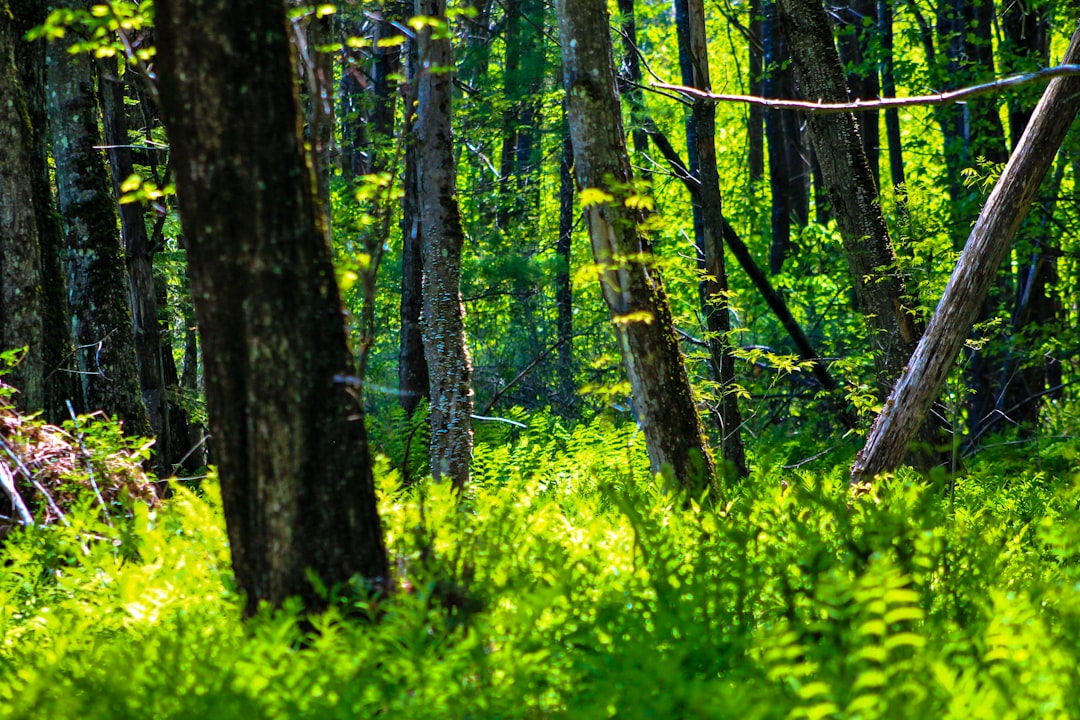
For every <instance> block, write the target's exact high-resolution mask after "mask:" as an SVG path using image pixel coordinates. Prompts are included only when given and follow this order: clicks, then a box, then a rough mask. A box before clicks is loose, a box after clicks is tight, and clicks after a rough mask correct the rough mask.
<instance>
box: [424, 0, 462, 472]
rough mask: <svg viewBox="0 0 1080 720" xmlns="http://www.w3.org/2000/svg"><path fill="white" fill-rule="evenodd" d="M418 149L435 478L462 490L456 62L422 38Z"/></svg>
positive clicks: (433, 12)
mask: <svg viewBox="0 0 1080 720" xmlns="http://www.w3.org/2000/svg"><path fill="white" fill-rule="evenodd" d="M416 13H417V14H418V15H424V16H426V17H433V18H439V19H440V20H442V21H444V22H445V20H446V0H416ZM418 49H419V56H420V67H419V68H418V72H419V73H420V76H419V82H418V85H419V95H418V102H417V109H416V142H417V155H418V163H417V168H418V177H419V188H420V227H421V237H422V243H423V244H422V247H423V258H424V284H423V301H424V310H423V317H422V331H423V336H424V353H425V355H426V357H427V363H428V370H429V372H430V381H431V389H430V392H431V471H432V475H433V476H434V477H435V479H436V480H439V479H440V478H445V479H448V480H450V482H452V483H453V485H454V487H455V488H456V489H458V490H461V489H462V488H463V487H464V486H465V483H466V482H468V479H469V463H470V460H471V458H472V447H473V430H472V412H473V390H472V382H471V375H472V362H471V360H470V358H469V350H468V347H467V346H466V344H465V307H464V305H463V304H462V301H461V249H462V245H463V244H464V241H465V234H464V231H463V230H462V227H461V215H460V213H459V210H458V203H457V188H456V175H457V173H456V170H455V163H454V152H453V140H452V133H451V117H452V116H451V98H452V94H453V82H452V81H453V76H452V75H451V73H450V72H449V71H450V69H451V68H452V67H453V57H452V51H451V48H450V39H449V38H445V37H442V38H438V37H435V36H433V33H432V30H431V28H430V27H426V28H424V29H423V30H421V31H420V33H419V34H418Z"/></svg>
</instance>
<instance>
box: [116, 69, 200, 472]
mask: <svg viewBox="0 0 1080 720" xmlns="http://www.w3.org/2000/svg"><path fill="white" fill-rule="evenodd" d="M98 69H99V78H100V82H99V85H100V87H99V90H100V95H101V109H102V115H103V118H104V122H103V123H102V124H103V126H104V129H105V142H106V144H107V145H108V146H109V150H108V152H109V166H110V170H111V171H112V181H113V183H112V187H113V192H115V193H116V196H117V197H119V196H120V194H121V190H120V186H121V185H122V184H123V182H124V180H126V179H127V178H128V177H129V176H131V175H132V174H134V172H135V165H134V162H133V160H132V153H131V148H130V147H128V145H129V144H130V138H129V137H128V120H127V108H126V107H125V105H124V96H125V93H124V86H123V80H122V79H121V78H120V77H119V75H118V72H117V63H116V60H115V59H114V58H109V59H102V60H99V61H98ZM119 212H120V237H121V241H122V242H123V245H124V255H125V258H126V259H127V270H128V278H129V280H130V282H131V285H130V287H131V295H130V298H129V299H130V303H131V310H132V324H133V326H134V328H135V357H136V359H137V360H138V363H139V386H140V387H141V388H142V399H143V404H144V405H145V406H146V412H147V415H148V416H149V419H150V426H151V428H152V429H153V432H154V437H155V438H157V442H156V444H155V446H154V451H155V458H156V459H155V468H156V470H157V473H158V475H159V477H168V476H169V475H170V474H172V467H173V465H174V464H176V463H178V462H179V461H180V459H181V457H183V455H184V454H185V453H186V452H187V448H185V447H183V446H174V444H173V439H174V437H175V434H174V433H173V431H172V428H171V427H170V421H171V420H174V419H178V418H177V413H176V412H175V411H173V410H172V409H171V408H170V403H169V395H170V388H168V387H167V386H166V385H165V367H164V362H165V347H164V346H163V344H162V338H161V323H160V320H159V315H158V302H157V299H158V298H157V296H158V290H157V285H156V283H155V281H154V247H153V245H152V244H151V242H150V237H149V235H148V234H147V232H146V221H145V219H144V217H143V213H144V208H143V205H142V203H138V202H132V203H125V204H122V205H120V206H119ZM178 431H179V432H181V433H182V434H183V435H184V436H186V435H187V428H186V427H185V428H183V429H182V430H181V429H178Z"/></svg>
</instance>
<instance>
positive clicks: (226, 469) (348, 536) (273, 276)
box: [157, 0, 388, 615]
mask: <svg viewBox="0 0 1080 720" xmlns="http://www.w3.org/2000/svg"><path fill="white" fill-rule="evenodd" d="M157 32H158V54H159V57H160V60H161V64H160V74H161V99H162V107H163V110H164V113H165V117H166V127H167V129H168V132H169V139H170V141H171V147H172V156H173V162H174V167H175V170H176V184H177V193H178V198H179V200H180V211H181V220H182V221H183V224H184V230H185V237H186V239H187V245H188V259H189V263H190V265H189V267H190V272H191V282H192V290H193V293H192V294H193V296H194V298H195V310H196V313H197V315H198V319H199V329H200V331H201V339H202V342H203V352H204V360H205V383H206V401H207V411H208V413H209V416H210V426H211V431H212V432H213V437H214V459H215V461H216V462H217V465H218V469H219V472H220V477H221V488H222V499H223V504H224V510H225V520H226V525H227V527H228V532H229V547H230V550H231V552H232V557H233V570H234V572H235V573H236V579H237V584H238V586H239V588H240V590H241V591H242V592H244V593H245V595H246V597H247V604H246V606H245V612H246V614H248V615H250V614H252V613H254V612H255V611H256V610H257V609H258V607H259V604H260V603H261V602H264V601H265V602H268V603H270V604H271V605H272V606H275V607H280V606H281V605H282V604H283V603H284V602H285V600H286V599H287V598H289V597H293V596H299V597H300V599H301V601H302V602H303V604H304V608H305V610H307V611H318V610H321V609H322V608H325V607H326V605H327V603H328V598H327V597H326V594H325V593H320V592H319V590H318V589H317V588H316V587H315V586H314V585H313V583H312V582H311V580H310V575H311V574H312V573H313V574H314V575H316V576H317V577H318V578H319V581H320V582H321V583H322V584H323V585H325V586H326V587H328V588H335V587H344V586H345V584H346V583H348V582H350V580H352V579H353V578H354V577H355V576H357V575H359V576H360V577H362V578H363V579H364V580H365V581H367V582H368V583H369V584H370V586H373V587H376V588H379V587H385V586H386V583H387V577H388V575H387V568H388V566H387V558H386V551H385V549H384V546H383V541H382V533H381V530H380V527H379V518H378V515H377V511H376V500H375V489H374V482H373V478H372V468H371V457H370V453H369V450H368V442H367V435H366V431H365V429H364V420H363V406H362V404H361V403H358V402H357V400H356V398H355V397H354V396H353V394H351V393H355V392H359V391H360V390H361V389H362V388H348V387H346V386H345V385H344V384H343V382H342V381H341V376H344V375H349V374H351V372H352V367H353V359H352V357H351V354H350V353H349V349H348V345H347V340H346V332H345V323H344V319H343V316H342V310H341V300H340V297H339V294H338V290H337V287H336V285H335V283H334V270H333V266H332V264H331V259H330V245H329V242H330V240H329V233H328V229H327V228H326V226H325V225H324V224H323V215H322V212H321V208H320V207H319V201H318V199H317V191H316V185H315V180H314V177H313V175H312V169H311V167H310V166H308V165H307V163H306V161H305V156H304V148H303V145H302V142H301V138H300V133H299V126H298V123H299V116H300V106H299V100H298V97H297V93H296V87H295V83H294V81H293V66H292V63H291V53H290V49H289V40H288V33H289V28H288V24H287V20H286V18H285V8H284V6H283V5H282V4H281V3H274V2H271V3H265V2H263V1H262V0H160V1H159V2H158V4H157ZM239 87H245V88H247V92H243V93H241V92H237V91H236V90H237V88H239ZM207 178H211V180H210V181H207Z"/></svg>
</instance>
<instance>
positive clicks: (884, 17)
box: [878, 0, 907, 212]
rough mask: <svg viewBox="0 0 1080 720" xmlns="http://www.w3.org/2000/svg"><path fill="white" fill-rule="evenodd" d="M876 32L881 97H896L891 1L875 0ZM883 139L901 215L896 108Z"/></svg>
mask: <svg viewBox="0 0 1080 720" xmlns="http://www.w3.org/2000/svg"><path fill="white" fill-rule="evenodd" d="M878 28H879V33H880V35H881V58H880V60H879V65H880V68H881V94H882V96H883V97H896V72H895V69H894V66H895V63H894V62H893V0H878ZM885 136H886V138H887V139H888V142H889V175H890V176H891V179H892V186H893V192H894V193H895V194H896V195H897V197H896V204H897V208H898V210H899V211H900V212H904V209H903V208H904V204H905V203H906V199H905V197H901V195H903V196H906V194H907V191H906V184H907V180H906V179H905V177H904V149H903V144H902V142H901V140H900V111H899V110H897V109H896V108H889V109H887V110H886V111H885ZM879 189H880V186H879ZM901 189H902V190H901Z"/></svg>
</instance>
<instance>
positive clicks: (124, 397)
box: [47, 0, 153, 436]
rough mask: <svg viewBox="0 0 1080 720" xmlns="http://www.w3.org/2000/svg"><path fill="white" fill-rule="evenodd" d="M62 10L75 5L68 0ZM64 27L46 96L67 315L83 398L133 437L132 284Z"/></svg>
mask: <svg viewBox="0 0 1080 720" xmlns="http://www.w3.org/2000/svg"><path fill="white" fill-rule="evenodd" d="M65 6H66V7H70V8H74V7H76V6H78V3H77V2H73V1H72V0H67V4H66V5H65ZM75 41H76V38H75V36H74V33H73V32H71V31H69V32H68V34H67V35H66V36H65V37H64V38H63V39H62V40H57V41H54V42H52V43H50V44H49V48H48V52H47V62H48V95H49V111H50V118H51V120H52V122H51V135H52V148H53V157H54V159H55V161H56V181H57V186H58V189H59V197H60V213H61V216H62V218H63V224H64V231H65V236H66V244H67V269H68V280H69V282H70V294H71V314H72V320H73V325H74V337H75V345H76V353H77V356H78V364H79V371H80V375H81V378H82V389H83V397H84V402H85V404H86V407H87V408H88V409H90V410H104V411H105V412H106V413H109V414H115V415H116V416H118V417H119V418H120V420H121V421H122V422H123V424H124V431H125V432H127V433H129V434H131V435H143V436H149V435H150V434H151V433H152V432H153V430H152V428H151V426H150V422H149V420H148V418H147V414H146V408H145V406H144V405H143V402H142V391H141V388H140V387H139V367H138V362H137V361H136V358H135V344H134V330H133V326H132V319H131V307H130V305H129V298H130V296H131V295H130V294H131V290H130V287H131V285H130V281H129V280H128V274H127V270H126V268H125V267H124V252H123V248H122V246H121V244H120V236H119V233H118V232H117V218H116V207H115V204H114V203H115V198H114V197H113V194H112V191H111V183H110V181H109V175H108V171H107V170H106V168H105V160H104V158H103V157H102V153H101V151H100V150H99V149H98V148H100V147H101V146H102V145H103V144H104V143H103V142H102V139H101V132H100V130H99V129H98V119H99V118H100V117H101V113H100V110H99V108H98V103H97V99H96V95H95V92H94V80H95V72H94V65H93V62H94V61H93V59H92V58H91V57H90V56H89V55H87V54H85V53H84V54H78V55H73V54H71V53H70V52H68V48H69V47H70V46H71V45H72V44H73V43H74V42H75Z"/></svg>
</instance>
